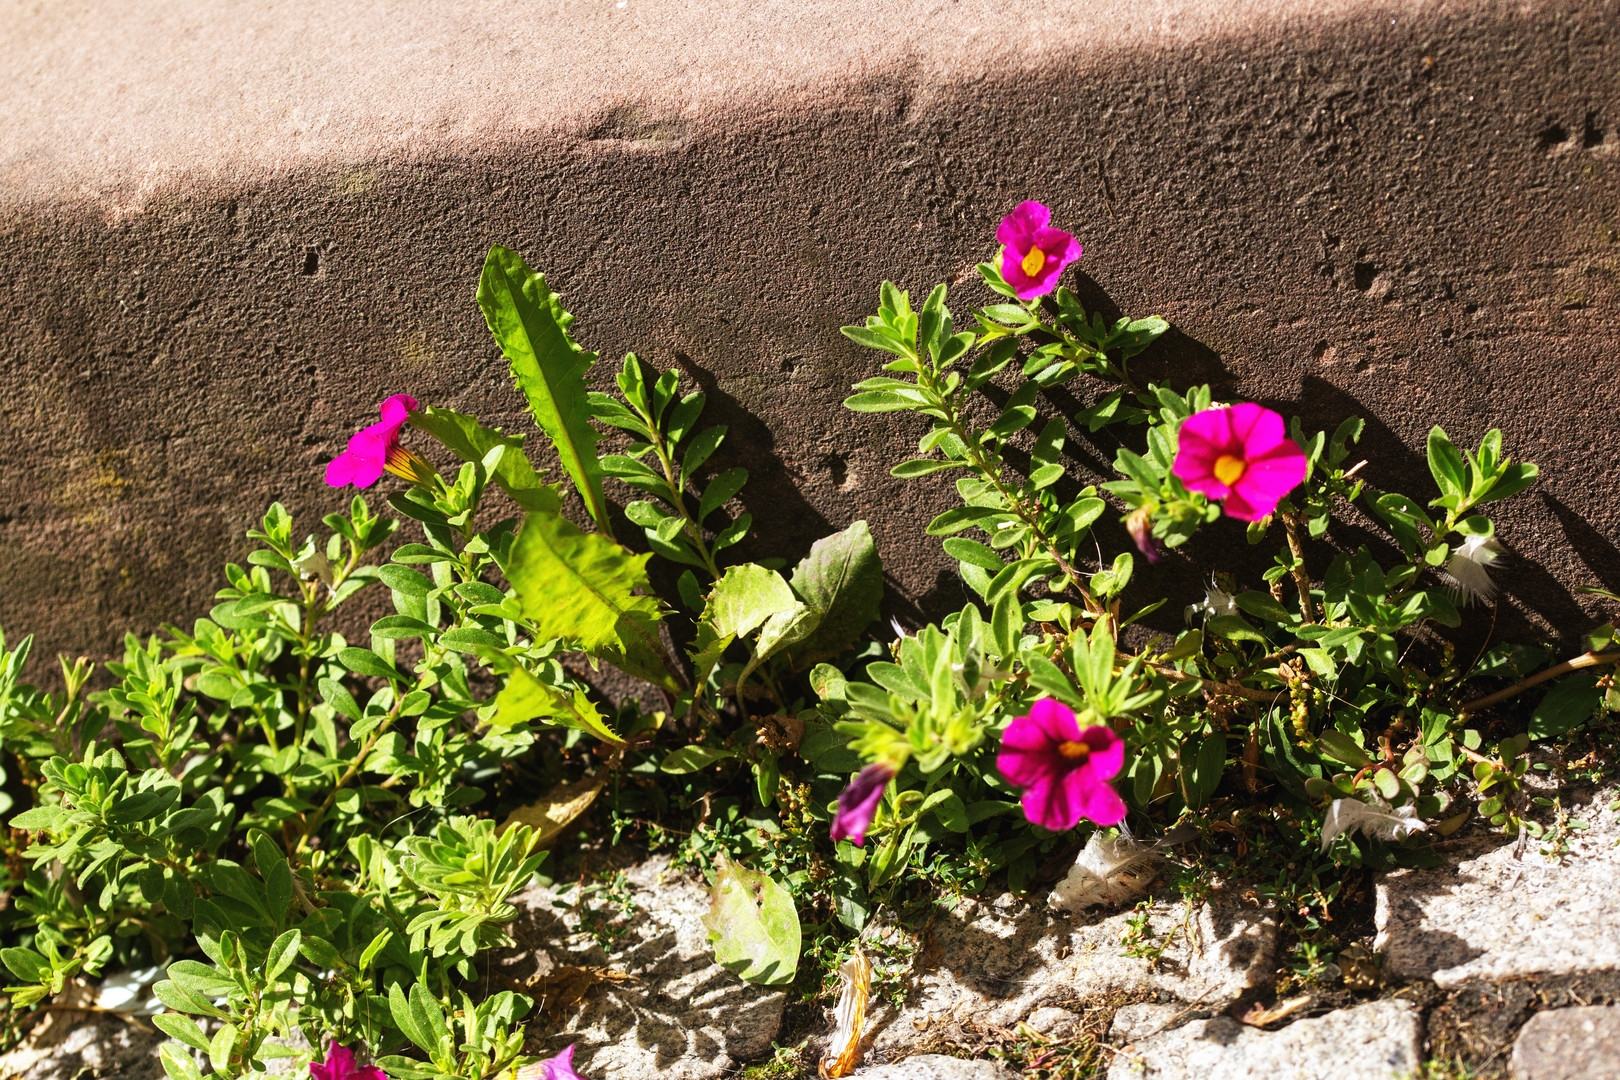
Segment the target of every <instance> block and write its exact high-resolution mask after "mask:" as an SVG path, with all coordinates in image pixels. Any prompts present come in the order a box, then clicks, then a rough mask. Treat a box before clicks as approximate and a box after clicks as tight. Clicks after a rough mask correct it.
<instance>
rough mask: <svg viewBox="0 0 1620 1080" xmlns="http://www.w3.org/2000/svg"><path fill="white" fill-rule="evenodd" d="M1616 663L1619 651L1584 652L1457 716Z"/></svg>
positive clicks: (1470, 705)
mask: <svg viewBox="0 0 1620 1080" xmlns="http://www.w3.org/2000/svg"><path fill="white" fill-rule="evenodd" d="M1616 662H1620V649H1615V650H1613V651H1612V652H1585V653H1582V654H1581V655H1580V656H1577V657H1575V658H1574V659H1573V660H1565V661H1564V662H1563V663H1562V664H1559V665H1558V666H1557V667H1550V668H1548V669H1547V670H1546V671H1538V672H1536V673H1535V674H1534V675H1532V676H1530V677H1529V678H1528V679H1522V680H1520V681H1519V682H1516V683H1514V684H1513V685H1512V686H1510V687H1508V688H1507V689H1506V690H1498V691H1497V692H1496V693H1494V694H1488V695H1486V696H1485V697H1482V698H1477V699H1475V700H1474V701H1470V702H1469V703H1468V704H1466V705H1464V706H1463V707H1462V708H1461V709H1458V710H1457V715H1458V716H1467V715H1468V714H1469V713H1474V712H1479V710H1481V709H1486V708H1489V707H1490V706H1492V705H1495V704H1497V703H1498V702H1502V701H1506V700H1507V699H1508V698H1510V697H1515V696H1517V695H1519V694H1522V693H1524V692H1525V691H1526V690H1528V689H1530V688H1531V687H1532V686H1537V685H1539V684H1541V683H1544V682H1546V681H1547V680H1548V679H1556V678H1557V677H1558V676H1560V675H1565V674H1568V673H1569V672H1571V671H1579V670H1580V669H1581V668H1589V667H1597V666H1598V665H1599V664H1613V663H1616Z"/></svg>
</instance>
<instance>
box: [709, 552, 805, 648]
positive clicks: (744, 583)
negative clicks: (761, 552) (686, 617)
mask: <svg viewBox="0 0 1620 1080" xmlns="http://www.w3.org/2000/svg"><path fill="white" fill-rule="evenodd" d="M797 602H798V601H797V598H796V597H795V596H794V595H793V589H792V587H790V586H789V585H788V583H787V581H786V580H784V579H783V577H782V575H781V574H779V573H777V572H776V571H775V570H767V569H766V568H765V567H763V566H760V565H759V564H757V563H743V564H741V565H739V566H733V567H730V568H728V569H727V570H726V572H725V574H724V575H723V576H721V578H720V580H719V581H716V582H715V583H714V588H713V589H711V590H710V591H709V601H708V603H707V604H706V605H705V606H704V609H703V623H704V624H705V625H707V626H708V627H709V628H710V629H711V630H712V631H714V633H715V635H716V636H720V637H724V636H726V635H728V634H729V635H732V636H741V635H743V634H750V633H753V632H754V631H755V630H757V629H759V628H760V626H762V625H763V624H764V622H765V620H766V619H769V618H770V617H771V616H772V615H775V614H776V613H777V612H779V611H788V610H791V609H792V608H793V606H794V605H795V604H796V603H797Z"/></svg>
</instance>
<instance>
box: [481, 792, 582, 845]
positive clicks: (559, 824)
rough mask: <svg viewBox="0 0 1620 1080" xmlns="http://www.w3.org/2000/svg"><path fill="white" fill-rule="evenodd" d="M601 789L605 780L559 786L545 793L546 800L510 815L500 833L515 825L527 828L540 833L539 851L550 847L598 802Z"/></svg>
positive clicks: (531, 804)
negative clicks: (598, 793)
mask: <svg viewBox="0 0 1620 1080" xmlns="http://www.w3.org/2000/svg"><path fill="white" fill-rule="evenodd" d="M601 790H602V781H600V780H593V779H591V778H590V777H586V778H585V779H584V780H577V781H575V782H574V783H572V784H559V785H558V786H556V787H554V788H552V789H551V790H550V791H548V792H546V795H545V798H543V799H541V800H540V801H538V802H532V803H530V804H528V805H527V806H520V807H518V808H517V809H516V810H513V811H512V812H511V813H510V814H508V815H507V817H506V820H505V821H504V822H502V823H501V831H502V832H505V831H506V830H507V829H509V828H511V827H512V826H513V825H527V826H529V827H530V828H531V829H534V830H535V832H536V834H537V836H536V839H535V843H534V846H535V848H536V849H539V848H545V847H550V846H551V845H552V844H554V843H556V841H557V837H558V836H560V835H562V831H563V829H565V828H567V827H568V823H569V822H570V821H573V820H574V819H575V818H577V817H579V815H581V814H583V813H584V812H585V811H586V810H587V809H589V808H590V805H591V803H593V802H595V801H596V793H597V792H599V791H601Z"/></svg>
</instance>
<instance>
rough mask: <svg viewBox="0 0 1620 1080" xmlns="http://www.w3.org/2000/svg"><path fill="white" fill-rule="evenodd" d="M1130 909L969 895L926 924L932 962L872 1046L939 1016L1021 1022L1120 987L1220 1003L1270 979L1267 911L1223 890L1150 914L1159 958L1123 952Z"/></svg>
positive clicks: (926, 1027)
mask: <svg viewBox="0 0 1620 1080" xmlns="http://www.w3.org/2000/svg"><path fill="white" fill-rule="evenodd" d="M1132 917H1133V916H1132V913H1130V912H1121V913H1118V914H1115V915H1110V916H1107V917H1102V916H1098V915H1093V916H1091V917H1089V918H1088V917H1080V918H1070V917H1068V916H1066V915H1063V914H1062V913H1059V912H1054V911H1052V910H1051V909H1050V908H1048V907H1047V906H1046V905H1045V904H1044V903H1038V904H1026V903H1024V902H1022V901H1018V900H1015V899H1014V898H1013V897H1011V896H1003V897H1001V898H1000V899H998V900H996V901H995V902H994V903H991V904H983V903H978V902H975V901H966V902H964V903H963V904H961V905H960V906H958V907H957V909H956V910H955V911H953V912H951V913H950V914H948V915H946V916H944V917H943V918H941V919H939V920H938V921H936V922H935V923H934V924H933V925H932V926H930V927H929V930H928V933H929V941H928V942H927V945H926V947H925V956H927V957H928V958H929V960H928V961H927V962H928V963H932V964H934V965H935V966H933V967H932V968H930V969H928V970H925V971H923V973H922V974H921V975H920V977H919V978H918V979H917V992H916V994H915V995H914V996H913V997H912V998H911V1000H909V1001H908V1002H907V1004H906V1006H905V1008H904V1009H903V1010H902V1011H901V1012H900V1013H899V1014H898V1015H896V1014H895V1013H894V1012H892V1011H890V1010H887V1009H885V1010H881V1011H879V1012H877V1013H874V1016H873V1018H872V1026H873V1027H874V1028H875V1029H880V1030H879V1031H878V1034H877V1035H876V1037H875V1039H874V1045H875V1046H876V1047H877V1048H878V1049H880V1050H889V1051H894V1050H901V1049H904V1048H905V1047H907V1046H910V1045H914V1044H916V1043H917V1042H918V1041H919V1039H921V1038H927V1037H932V1034H933V1033H934V1032H935V1031H937V1030H938V1028H939V1025H941V1024H946V1025H948V1024H951V1023H961V1022H966V1021H972V1022H974V1023H976V1024H981V1025H982V1024H991V1025H999V1026H1002V1027H1008V1028H1010V1027H1012V1026H1013V1025H1014V1024H1016V1023H1018V1022H1019V1021H1020V1020H1023V1019H1025V1018H1027V1017H1029V1016H1030V1015H1031V1014H1032V1013H1034V1012H1035V1010H1037V1009H1039V1008H1041V1007H1042V1006H1047V1005H1058V1004H1061V1003H1062V1002H1065V1001H1074V1000H1087V999H1091V998H1097V997H1101V996H1103V995H1105V994H1109V993H1113V992H1118V991H1161V992H1169V993H1171V994H1174V995H1175V996H1176V997H1177V998H1179V999H1181V1000H1183V1001H1197V1002H1200V1003H1203V1004H1207V1005H1218V1004H1220V1003H1222V1002H1225V1001H1228V1000H1230V999H1232V998H1235V997H1237V996H1238V995H1239V994H1241V993H1243V992H1244V991H1245V990H1248V989H1250V988H1252V987H1256V986H1262V985H1266V984H1268V983H1269V982H1270V981H1271V979H1272V977H1273V975H1274V974H1275V968H1276V950H1277V927H1276V923H1275V921H1274V920H1273V919H1272V918H1271V916H1270V915H1269V914H1267V913H1264V912H1261V911H1257V910H1256V909H1255V908H1253V907H1251V906H1245V905H1241V904H1239V903H1237V902H1235V900H1234V899H1233V898H1231V897H1229V896H1227V895H1225V894H1219V895H1218V896H1217V897H1216V899H1215V900H1213V901H1212V902H1211V903H1210V904H1208V905H1204V906H1198V907H1196V908H1194V909H1193V910H1191V911H1190V912H1189V909H1188V907H1187V906H1186V905H1184V904H1181V903H1162V902H1161V903H1158V904H1155V905H1153V906H1152V907H1151V908H1150V909H1149V911H1148V921H1149V924H1150V926H1151V928H1152V934H1153V941H1154V942H1155V943H1158V942H1163V941H1165V940H1166V939H1169V943H1168V945H1167V946H1166V948H1165V950H1164V954H1163V956H1162V957H1161V959H1160V960H1159V961H1158V962H1157V963H1154V962H1150V961H1149V960H1145V959H1137V958H1135V957H1130V956H1126V955H1124V953H1125V949H1124V946H1123V945H1122V944H1121V939H1122V937H1123V936H1124V934H1125V931H1126V929H1127V925H1128V922H1129V920H1130V919H1131V918H1132Z"/></svg>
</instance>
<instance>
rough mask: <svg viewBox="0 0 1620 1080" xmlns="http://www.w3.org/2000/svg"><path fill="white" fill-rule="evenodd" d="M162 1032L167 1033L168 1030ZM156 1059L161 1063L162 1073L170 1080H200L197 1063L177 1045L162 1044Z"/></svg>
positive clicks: (200, 1071) (200, 1074)
mask: <svg viewBox="0 0 1620 1080" xmlns="http://www.w3.org/2000/svg"><path fill="white" fill-rule="evenodd" d="M164 1030H165V1031H168V1028H164ZM171 1034H172V1032H171ZM158 1058H159V1059H160V1060H161V1061H162V1062H163V1071H164V1072H165V1073H167V1074H168V1075H169V1078H170V1080H202V1070H201V1069H199V1068H197V1062H196V1061H194V1060H193V1059H192V1057H191V1055H190V1054H188V1053H186V1051H185V1048H184V1047H182V1046H180V1045H179V1044H177V1043H164V1044H163V1045H162V1046H160V1047H158Z"/></svg>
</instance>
